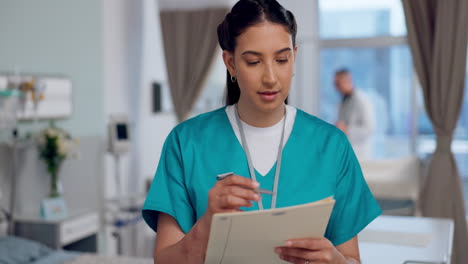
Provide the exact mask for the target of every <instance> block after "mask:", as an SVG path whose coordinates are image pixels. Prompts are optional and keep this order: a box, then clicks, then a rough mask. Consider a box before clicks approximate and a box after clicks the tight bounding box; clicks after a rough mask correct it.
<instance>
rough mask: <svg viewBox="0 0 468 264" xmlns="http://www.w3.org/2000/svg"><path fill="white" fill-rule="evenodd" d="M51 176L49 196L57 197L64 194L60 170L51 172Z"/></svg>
mask: <svg viewBox="0 0 468 264" xmlns="http://www.w3.org/2000/svg"><path fill="white" fill-rule="evenodd" d="M50 176H51V178H50V194H49V197H51V198H55V197H60V196H62V194H63V186H62V182H61V181H60V177H59V173H58V171H56V172H54V173H51V175H50Z"/></svg>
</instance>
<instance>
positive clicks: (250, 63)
mask: <svg viewBox="0 0 468 264" xmlns="http://www.w3.org/2000/svg"><path fill="white" fill-rule="evenodd" d="M258 63H260V61H248V62H247V64H248V65H255V64H258Z"/></svg>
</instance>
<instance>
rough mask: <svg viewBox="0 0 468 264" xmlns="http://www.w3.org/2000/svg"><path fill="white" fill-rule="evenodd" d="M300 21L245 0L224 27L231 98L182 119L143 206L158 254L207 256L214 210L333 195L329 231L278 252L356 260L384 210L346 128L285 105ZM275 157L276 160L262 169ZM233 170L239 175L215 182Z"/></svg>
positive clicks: (311, 259)
mask: <svg viewBox="0 0 468 264" xmlns="http://www.w3.org/2000/svg"><path fill="white" fill-rule="evenodd" d="M296 28H297V27H296V22H295V19H294V16H293V14H292V13H291V12H289V11H287V10H286V9H284V7H282V6H281V5H280V4H279V3H277V2H276V1H274V0H240V1H239V2H237V4H236V5H235V6H234V7H233V8H232V10H231V12H230V13H229V14H228V15H227V16H226V17H225V19H224V21H223V22H222V23H221V24H220V25H219V26H218V38H219V43H220V46H221V48H222V49H223V59H224V62H225V65H226V68H227V87H228V93H227V106H226V107H223V108H221V109H218V110H215V111H213V112H209V113H205V114H202V115H199V116H197V117H195V118H192V119H190V120H187V121H185V122H183V123H181V124H179V125H178V126H177V127H175V128H174V129H173V130H172V132H171V133H170V134H169V136H168V137H167V139H166V142H165V144H164V147H163V151H162V154H161V159H160V161H159V165H158V169H157V171H156V175H155V177H154V180H153V183H152V185H151V188H150V191H149V193H148V196H147V199H146V202H145V205H144V208H143V217H144V219H145V221H146V222H147V224H148V225H149V226H150V227H151V228H152V229H153V230H155V231H157V232H158V235H157V237H156V248H155V255H154V258H155V263H158V264H164V263H203V262H204V257H205V251H206V247H207V243H208V237H209V230H210V224H211V218H212V216H213V214H215V213H225V212H236V211H240V210H259V209H269V208H274V207H278V208H279V207H286V206H292V205H299V204H304V203H309V202H313V201H317V200H320V199H323V198H326V197H329V196H334V198H335V200H336V203H335V207H334V209H333V212H332V215H331V217H330V220H329V223H328V226H327V230H326V232H325V236H324V237H323V238H302V239H291V240H289V241H287V242H285V245H284V246H282V247H278V248H276V249H272V251H273V250H274V251H275V252H276V253H277V254H278V260H279V259H282V260H285V261H287V262H290V263H301V264H303V263H307V264H308V263H359V248H358V240H357V234H358V233H359V232H360V231H361V230H362V229H363V228H364V227H365V226H366V225H368V224H369V223H370V222H371V221H372V220H373V219H375V218H376V217H377V216H378V215H379V214H380V213H381V210H380V208H379V206H378V205H377V203H376V201H375V199H374V197H373V196H372V194H371V192H370V191H369V188H368V186H367V184H366V182H365V180H364V178H363V176H362V172H361V168H360V166H359V163H358V161H357V159H356V156H355V154H354V152H353V149H352V148H351V146H350V144H349V142H348V140H347V139H346V136H345V135H344V134H343V133H342V132H340V130H339V129H337V128H336V127H334V126H332V125H330V124H328V123H326V122H324V121H322V120H320V119H318V118H316V117H314V116H311V115H309V114H307V113H305V112H303V111H301V110H299V109H296V108H294V107H291V106H288V105H286V104H285V101H286V98H287V96H288V94H289V90H290V87H291V80H292V78H293V76H294V62H295V58H296V52H297V46H296V43H295V38H296ZM270 132H271V133H270ZM272 146H273V148H272ZM272 149H273V151H272ZM272 153H273V155H270V154H272ZM272 158H273V160H272ZM268 159H270V162H273V163H274V164H273V166H272V167H271V169H270V170H268V169H267V170H264V169H261V168H269V165H268V164H269V163H268V162H269V161H268ZM265 164H266V167H265V166H263V165H265ZM227 172H233V174H234V175H231V176H228V177H227V178H225V179H223V180H220V181H217V175H219V174H223V173H227ZM257 188H262V189H269V190H273V191H274V192H275V193H276V195H273V197H272V195H266V194H261V195H259V194H258V193H257V192H256V189H257ZM311 221H313V220H311Z"/></svg>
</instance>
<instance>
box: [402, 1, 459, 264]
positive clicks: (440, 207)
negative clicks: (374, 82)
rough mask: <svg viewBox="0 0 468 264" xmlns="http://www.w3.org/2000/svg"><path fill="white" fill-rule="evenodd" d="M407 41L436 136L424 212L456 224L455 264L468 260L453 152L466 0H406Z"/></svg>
mask: <svg viewBox="0 0 468 264" xmlns="http://www.w3.org/2000/svg"><path fill="white" fill-rule="evenodd" d="M403 7H404V12H405V17H406V25H407V28H408V42H409V45H410V49H411V53H412V55H413V60H414V65H415V68H416V72H417V74H418V78H419V81H420V83H421V87H422V90H423V95H424V103H425V108H426V112H427V113H428V116H429V118H430V120H431V122H432V125H433V128H434V131H435V134H436V136H437V147H436V150H435V152H434V153H433V154H432V157H431V160H430V162H429V167H428V170H427V175H425V176H426V177H425V185H424V188H423V190H422V193H421V206H422V208H421V209H422V213H423V215H425V216H430V217H444V218H451V219H453V220H454V222H455V233H454V234H455V237H454V244H453V249H454V250H453V254H452V263H454V264H462V263H464V264H466V263H468V250H467V249H468V247H467V245H468V233H467V224H466V214H465V205H464V200H463V192H462V187H461V183H460V178H459V173H458V169H457V165H456V162H455V159H454V155H453V153H452V152H451V143H452V136H453V132H454V129H455V126H456V123H457V120H458V118H459V114H460V109H461V104H462V99H463V92H464V86H465V67H466V50H467V32H468V27H467V25H468V16H467V13H468V1H467V0H444V1H440V0H403Z"/></svg>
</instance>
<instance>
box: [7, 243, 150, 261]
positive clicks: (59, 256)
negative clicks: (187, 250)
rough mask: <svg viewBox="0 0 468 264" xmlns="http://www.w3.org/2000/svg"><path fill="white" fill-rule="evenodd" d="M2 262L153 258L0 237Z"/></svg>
mask: <svg viewBox="0 0 468 264" xmlns="http://www.w3.org/2000/svg"><path fill="white" fill-rule="evenodd" d="M0 263H1V264H98V263H99V264H111V263H112V264H152V263H153V260H152V259H143V258H130V257H121V256H118V257H117V256H109V257H107V256H99V255H94V254H83V253H81V252H71V251H64V250H53V249H50V248H49V247H47V246H45V245H43V244H41V243H38V242H36V241H32V240H28V239H24V238H19V237H14V236H5V237H0Z"/></svg>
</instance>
